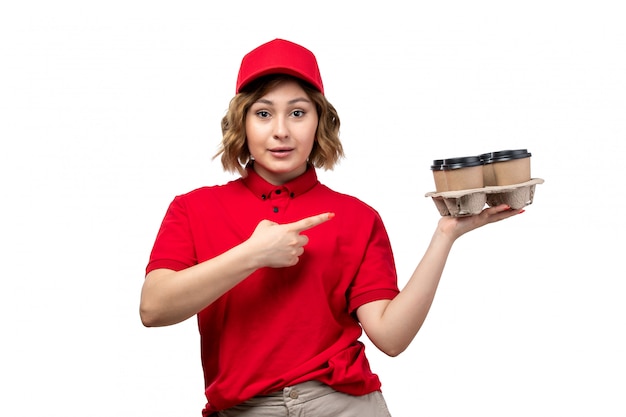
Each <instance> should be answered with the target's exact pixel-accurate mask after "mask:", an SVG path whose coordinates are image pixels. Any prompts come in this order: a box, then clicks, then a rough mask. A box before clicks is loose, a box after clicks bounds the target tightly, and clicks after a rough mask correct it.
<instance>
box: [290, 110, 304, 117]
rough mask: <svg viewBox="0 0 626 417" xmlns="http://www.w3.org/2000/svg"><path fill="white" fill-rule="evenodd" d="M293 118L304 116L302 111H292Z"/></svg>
mask: <svg viewBox="0 0 626 417" xmlns="http://www.w3.org/2000/svg"><path fill="white" fill-rule="evenodd" d="M292 114H293V115H294V117H302V116H304V111H302V110H294V111H293V113H292Z"/></svg>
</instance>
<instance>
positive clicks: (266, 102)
mask: <svg viewBox="0 0 626 417" xmlns="http://www.w3.org/2000/svg"><path fill="white" fill-rule="evenodd" d="M299 102H305V103H311V100H309V99H307V98H305V97H298V98H294V99H293V100H289V101H288V102H287V104H296V103H299ZM255 103H262V104H274V103H273V102H272V101H271V100H268V99H265V98H260V99H258V100H257V101H255Z"/></svg>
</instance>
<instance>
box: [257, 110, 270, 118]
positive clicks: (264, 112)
mask: <svg viewBox="0 0 626 417" xmlns="http://www.w3.org/2000/svg"><path fill="white" fill-rule="evenodd" d="M256 114H257V116H259V117H261V118H267V117H270V113H269V112H268V111H265V110H260V111H258V112H256Z"/></svg>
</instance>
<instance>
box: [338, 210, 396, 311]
mask: <svg viewBox="0 0 626 417" xmlns="http://www.w3.org/2000/svg"><path fill="white" fill-rule="evenodd" d="M367 238H368V241H367V244H366V246H365V253H364V256H363V260H362V262H361V265H360V267H359V270H358V273H357V276H356V277H355V279H354V281H353V285H352V286H351V289H350V291H349V294H348V309H349V311H350V313H353V312H354V311H355V310H356V309H357V308H359V307H360V306H362V305H363V304H367V303H369V302H372V301H377V300H391V299H393V298H395V296H396V295H398V293H399V292H400V290H399V289H398V277H397V273H396V266H395V261H394V258H393V252H392V249H391V243H390V242H389V236H388V234H387V231H386V229H385V226H384V224H383V222H382V219H381V218H380V216H379V215H378V213H376V215H375V216H374V218H373V221H372V225H371V228H370V229H369V236H368V237H367Z"/></svg>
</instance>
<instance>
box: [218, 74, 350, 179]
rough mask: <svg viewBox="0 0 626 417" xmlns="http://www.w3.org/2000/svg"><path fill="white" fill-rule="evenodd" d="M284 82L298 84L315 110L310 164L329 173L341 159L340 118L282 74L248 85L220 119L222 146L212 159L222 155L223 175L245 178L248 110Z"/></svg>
mask: <svg viewBox="0 0 626 417" xmlns="http://www.w3.org/2000/svg"><path fill="white" fill-rule="evenodd" d="M286 80H295V81H296V82H298V84H299V85H300V86H301V87H302V89H303V90H304V92H305V93H306V94H307V95H308V96H309V98H310V99H311V101H313V103H314V104H315V108H316V109H317V115H318V119H319V121H318V125H317V131H316V132H315V143H314V144H313V149H312V150H311V155H309V162H310V163H311V164H312V165H313V166H314V167H316V168H323V169H325V170H332V169H333V168H334V166H335V164H337V163H338V162H339V160H340V159H341V158H342V157H343V156H344V152H343V146H342V145H341V141H340V140H339V126H340V121H339V115H338V114H337V111H336V110H335V107H333V105H332V104H330V102H329V101H328V100H327V99H326V97H325V96H324V95H323V94H322V93H321V92H319V91H318V90H316V89H315V88H314V87H312V86H311V85H310V84H308V83H306V82H305V81H303V80H300V79H299V78H295V77H291V76H289V75H283V74H279V75H270V76H265V77H261V78H259V79H257V80H255V81H253V82H252V83H250V84H248V85H247V86H246V87H245V88H244V90H242V91H241V92H240V93H239V94H237V95H236V96H235V97H233V98H232V99H231V101H230V103H229V106H228V111H227V112H226V115H225V116H224V117H223V118H222V143H221V145H220V148H219V150H218V152H217V153H216V154H215V155H214V156H213V159H215V158H217V157H218V156H220V155H221V161H222V166H223V167H224V170H225V171H228V172H239V173H240V174H241V175H242V176H245V167H246V165H247V164H248V162H250V159H251V156H250V151H249V149H248V145H247V141H246V128H245V126H246V115H247V113H248V110H249V109H250V107H251V106H252V104H253V103H255V102H256V101H257V100H258V99H260V98H261V97H263V96H264V95H265V94H267V92H268V91H269V90H271V89H272V88H274V87H276V86H277V85H278V84H280V83H281V82H284V81H286Z"/></svg>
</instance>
